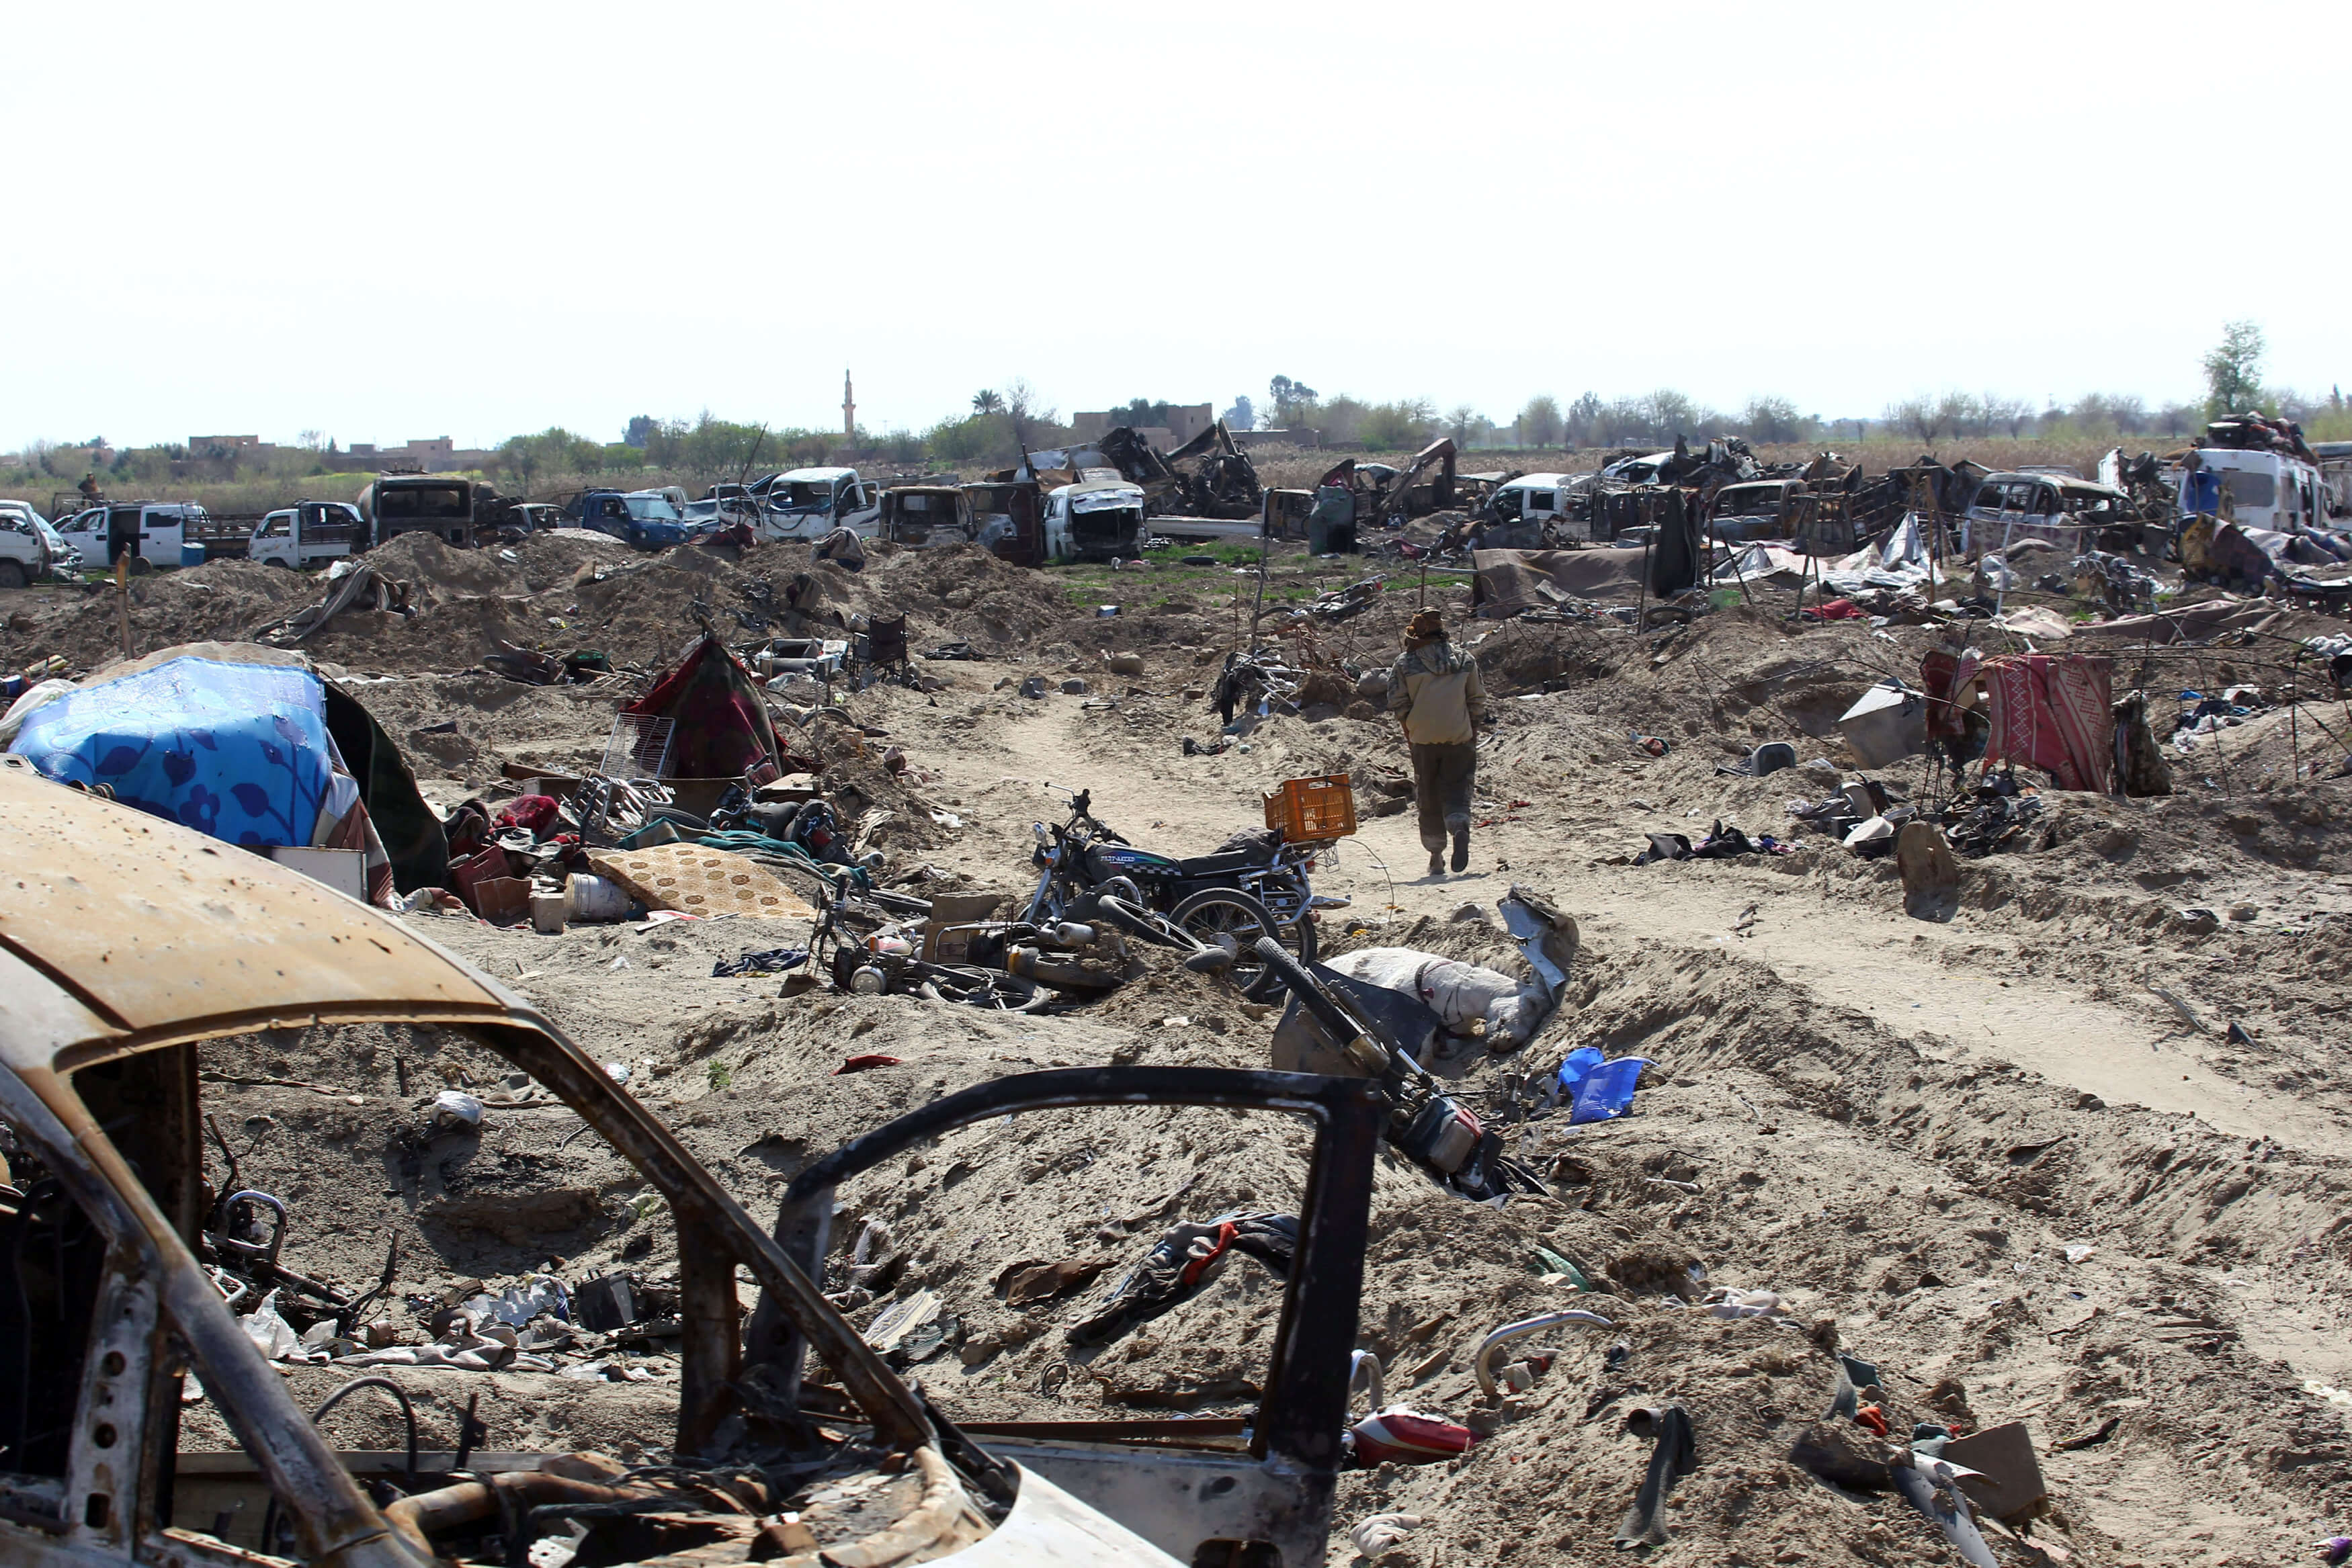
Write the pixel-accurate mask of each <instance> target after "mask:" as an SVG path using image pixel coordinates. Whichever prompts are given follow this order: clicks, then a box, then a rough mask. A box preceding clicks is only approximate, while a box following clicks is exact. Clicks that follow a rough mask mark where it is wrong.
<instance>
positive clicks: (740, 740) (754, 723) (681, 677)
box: [621, 635, 780, 779]
mask: <svg viewBox="0 0 2352 1568" xmlns="http://www.w3.org/2000/svg"><path fill="white" fill-rule="evenodd" d="M621 711H622V712H623V713H625V714H638V715H643V716H646V717H651V718H667V719H669V720H671V721H672V723H671V730H670V743H669V758H668V761H667V763H666V764H665V765H664V766H663V768H662V774H663V777H665V778H669V779H740V778H741V777H742V776H743V774H744V772H745V770H746V769H748V768H751V766H752V765H753V764H754V763H756V762H759V761H761V759H763V758H764V759H767V760H770V761H774V760H777V753H778V751H779V749H780V748H779V747H778V746H777V744H776V728H775V726H774V725H773V724H772V723H771V722H770V721H769V718H768V705H767V702H766V700H765V699H764V698H762V696H761V694H760V687H759V685H758V684H757V683H756V682H754V681H753V680H752V679H751V671H750V670H748V669H746V668H744V666H743V662H742V661H741V660H740V659H738V658H737V657H735V655H734V654H732V653H729V652H728V651H727V646H726V644H725V643H721V642H719V639H718V638H716V637H712V636H709V635H705V636H702V637H699V638H698V639H696V640H695V642H694V643H693V645H692V646H691V647H689V648H688V649H687V651H686V653H685V654H684V655H683V656H682V657H681V658H679V660H678V662H677V664H673V665H671V666H670V668H669V672H668V673H667V674H665V675H663V676H662V678H661V679H660V680H658V681H656V682H655V683H654V687H653V690H651V691H649V692H647V693H646V695H644V696H641V697H639V698H638V699H637V700H636V701H635V702H633V703H631V704H630V705H629V706H626V707H625V708H623V709H622V710H621Z"/></svg>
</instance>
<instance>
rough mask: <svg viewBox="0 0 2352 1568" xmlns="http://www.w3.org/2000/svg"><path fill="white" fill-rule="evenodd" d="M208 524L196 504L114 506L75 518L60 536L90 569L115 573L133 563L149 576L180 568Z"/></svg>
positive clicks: (93, 509) (63, 526) (60, 528)
mask: <svg viewBox="0 0 2352 1568" xmlns="http://www.w3.org/2000/svg"><path fill="white" fill-rule="evenodd" d="M205 521H206V517H205V509H204V508H203V507H199V506H197V505H196V504H195V503H194V502H193V501H110V502H108V503H107V504H106V505H104V506H101V507H89V508H87V509H85V510H83V511H80V512H77V513H75V514H74V515H73V516H72V517H68V518H67V519H66V520H65V521H64V522H62V523H59V524H58V533H59V534H61V535H62V536H64V538H65V541H66V543H68V544H69V545H71V546H72V547H73V548H74V549H76V550H78V551H79V552H80V554H81V558H82V559H83V560H84V561H85V562H87V563H89V565H92V566H102V567H104V568H106V569H107V570H112V569H113V566H114V563H115V562H116V561H118V560H125V559H127V560H128V561H129V562H130V563H131V570H132V571H135V572H144V571H152V570H155V569H156V568H158V567H175V566H178V565H179V564H180V560H181V553H180V549H181V546H182V545H183V544H184V543H186V542H187V540H188V538H189V536H190V535H191V534H192V533H199V532H201V531H202V529H203V527H204V524H205Z"/></svg>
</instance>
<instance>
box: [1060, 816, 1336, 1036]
mask: <svg viewBox="0 0 2352 1568" xmlns="http://www.w3.org/2000/svg"><path fill="white" fill-rule="evenodd" d="M1046 788H1047V789H1057V790H1058V792H1059V793H1061V794H1063V795H1066V796H1068V798H1069V800H1070V816H1069V820H1068V821H1066V822H1061V823H1056V824H1052V825H1048V824H1047V823H1045V822H1037V823H1034V824H1033V827H1034V831H1035V833H1036V836H1037V845H1036V848H1035V849H1034V851H1032V852H1031V853H1030V857H1029V861H1030V863H1031V864H1032V865H1034V866H1036V867H1037V868H1038V877H1037V887H1036V891H1035V892H1034V893H1033V894H1031V895H1030V899H1029V904H1028V907H1027V909H1026V910H1024V912H1023V914H1022V915H1021V916H1020V918H1021V919H1022V920H1024V921H1026V922H1028V923H1030V924H1033V925H1045V924H1048V923H1051V922H1054V921H1059V920H1066V919H1076V920H1087V919H1092V918H1095V917H1097V915H1100V916H1101V917H1104V918H1108V919H1109V920H1111V921H1112V922H1113V923H1114V924H1118V925H1122V926H1123V927H1125V928H1126V929H1128V930H1129V932H1130V934H1132V935H1134V936H1140V937H1142V938H1143V939H1144V940H1146V941H1160V940H1161V937H1160V934H1158V933H1157V932H1155V931H1152V930H1148V929H1146V930H1139V929H1136V928H1135V927H1134V925H1132V924H1130V923H1129V921H1127V920H1124V919H1122V918H1121V915H1122V913H1123V911H1124V910H1125V909H1126V908H1129V907H1139V908H1140V909H1142V910H1145V911H1149V912H1151V913H1153V914H1156V915H1162V916H1165V917H1166V919H1167V920H1168V921H1170V922H1172V923H1173V924H1174V925H1176V926H1178V927H1180V928H1181V930H1182V931H1184V932H1185V933H1187V934H1188V935H1189V936H1192V937H1194V938H1197V939H1199V940H1201V941H1203V942H1209V943H1214V941H1215V939H1216V937H1217V936H1219V935H1223V936H1230V937H1232V938H1233V939H1234V943H1235V944H1236V945H1237V946H1238V949H1239V953H1240V956H1239V958H1238V959H1237V961H1236V967H1235V970H1234V976H1233V980H1234V985H1235V986H1236V987H1237V988H1239V989H1240V990H1241V991H1242V993H1243V995H1244V996H1246V997H1248V998H1250V999H1251V1000H1253V1001H1264V1000H1265V999H1266V998H1270V997H1272V996H1275V995H1276V994H1277V993H1278V992H1279V991H1280V990H1281V989H1282V977H1281V976H1280V975H1279V974H1277V973H1276V971H1274V970H1273V969H1271V968H1269V967H1267V966H1266V965H1265V963H1263V962H1262V961H1260V960H1259V959H1258V958H1257V957H1256V956H1255V947H1256V944H1257V942H1258V940H1259V938H1261V937H1272V938H1274V939H1275V940H1276V942H1277V943H1278V944H1279V945H1280V946H1282V947H1284V948H1285V949H1286V950H1288V951H1289V952H1291V953H1293V954H1295V955H1296V956H1297V958H1298V960H1299V961H1300V962H1301V963H1312V962H1313V961H1314V958H1315V923H1314V918H1313V916H1314V912H1315V910H1317V909H1318V908H1333V907H1339V906H1340V905H1341V904H1343V903H1344V901H1343V900H1339V899H1324V898H1318V897H1317V896H1316V894H1315V890H1314V888H1313V887H1312V886H1311V885H1310V884H1309V883H1308V881H1307V873H1308V872H1309V871H1311V870H1312V869H1313V867H1314V864H1315V852H1316V849H1317V848H1318V846H1316V845H1305V844H1292V843H1286V842H1283V841H1281V840H1280V839H1278V838H1270V839H1269V840H1268V841H1265V843H1263V844H1262V845H1261V846H1260V847H1256V848H1250V849H1244V850H1238V851H1233V852H1223V853H1218V854H1213V855H1193V856H1190V857H1179V856H1175V855H1164V854H1160V853H1159V852H1155V851H1151V850H1146V849H1139V848H1137V847H1136V846H1135V845H1133V844H1131V843H1129V841H1127V840H1126V839H1125V838H1123V837H1121V836H1120V835H1119V834H1118V833H1117V832H1116V831H1112V830H1111V829H1110V828H1108V827H1107V826H1105V825H1104V824H1103V823H1102V822H1101V821H1098V820H1097V818H1096V817H1095V816H1094V814H1093V811H1092V810H1091V808H1092V806H1093V803H1094V801H1093V792H1092V791H1091V790H1085V789H1081V790H1078V791H1076V792H1075V793H1073V792H1072V791H1070V790H1067V789H1058V787H1057V786H1055V785H1050V784H1049V785H1047V786H1046ZM1097 894H1110V895H1112V898H1113V901H1114V902H1113V904H1112V905H1111V906H1109V907H1108V908H1106V907H1103V906H1101V905H1100V904H1099V903H1098V901H1097V897H1096V895H1097Z"/></svg>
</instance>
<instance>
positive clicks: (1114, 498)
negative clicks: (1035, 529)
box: [1045, 479, 1144, 565]
mask: <svg viewBox="0 0 2352 1568" xmlns="http://www.w3.org/2000/svg"><path fill="white" fill-rule="evenodd" d="M1143 538H1144V533H1143V486H1140V485H1132V484H1129V482H1128V481H1126V480H1124V479H1081V480H1080V481H1078V483H1076V484H1075V485H1061V486H1055V488H1054V489H1052V490H1049V491H1047V492H1046V494H1045V559H1047V560H1048V561H1051V562H1054V563H1055V564H1057V565H1058V564H1064V563H1066V562H1070V561H1078V560H1114V559H1127V560H1133V559H1136V558H1138V557H1139V556H1140V555H1142V553H1143Z"/></svg>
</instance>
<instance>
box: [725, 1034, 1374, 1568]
mask: <svg viewBox="0 0 2352 1568" xmlns="http://www.w3.org/2000/svg"><path fill="white" fill-rule="evenodd" d="M1138 1104H1143V1105H1199V1106H1210V1107H1220V1108H1224V1109H1231V1110H1247V1111H1280V1112H1288V1113H1293V1114H1297V1115H1301V1116H1305V1117H1307V1119H1308V1120H1309V1121H1310V1122H1311V1123H1312V1124H1313V1125H1314V1129H1315V1145H1314V1151H1313V1155H1312V1156H1311V1160H1310V1164H1309V1167H1308V1173H1307V1191H1306V1195H1305V1197H1304V1200H1303V1202H1302V1204H1301V1207H1300V1213H1299V1236H1298V1247H1297V1252H1296V1254H1295V1255H1294V1257H1293V1260H1292V1263H1291V1269H1290V1274H1289V1279H1288V1281H1287V1282H1286V1286H1285V1288H1284V1291H1283V1302H1282V1318H1281V1322H1280V1323H1279V1325H1278V1326H1277V1328H1276V1333H1275V1339H1274V1354H1273V1359H1272V1363H1271V1364H1270V1365H1269V1366H1268V1368H1267V1372H1266V1377H1265V1385H1264V1388H1265V1392H1264V1394H1263V1395H1262V1396H1260V1399H1259V1403H1258V1409H1257V1415H1256V1417H1255V1420H1253V1421H1252V1422H1251V1424H1250V1434H1251V1435H1250V1442H1249V1447H1248V1450H1247V1452H1246V1453H1237V1452H1235V1451H1234V1448H1231V1447H1230V1446H1228V1447H1223V1448H1217V1447H1211V1446H1207V1445H1202V1446H1201V1447H1198V1448H1192V1447H1188V1446H1184V1445H1182V1444H1181V1442H1171V1440H1170V1437H1169V1434H1168V1431H1167V1428H1168V1425H1169V1424H1168V1423H1166V1422H1164V1421H1143V1422H1137V1423H1132V1424H1131V1425H1132V1426H1133V1427H1134V1428H1135V1432H1134V1437H1133V1440H1132V1444H1130V1443H1129V1441H1128V1440H1126V1439H1125V1438H1124V1437H1122V1436H1121V1435H1120V1434H1119V1432H1118V1428H1119V1427H1123V1426H1127V1425H1129V1424H1128V1423H1118V1422H1096V1421H1089V1422H1085V1423H1075V1424H1071V1423H1038V1424H1034V1426H1032V1425H1029V1424H1022V1423H992V1425H991V1427H990V1437H989V1442H990V1444H991V1446H992V1447H1000V1448H1005V1449H1006V1450H1008V1451H1009V1452H1011V1453H1013V1454H1016V1455H1017V1456H1018V1458H1020V1460H1021V1463H1022V1464H1023V1465H1024V1467H1025V1468H1027V1469H1034V1470H1036V1471H1037V1472H1039V1473H1040V1474H1043V1475H1045V1476H1046V1477H1048V1478H1049V1479H1052V1480H1053V1481H1054V1482H1055V1484H1056V1485H1059V1486H1062V1487H1064V1488H1066V1489H1067V1490H1070V1491H1071V1492H1072V1493H1074V1494H1076V1496H1077V1497H1079V1498H1080V1499H1082V1500H1085V1501H1087V1502H1088V1503H1091V1504H1093V1505H1094V1506H1095V1507H1097V1508H1098V1509H1101V1510H1103V1511H1105V1512H1107V1513H1109V1514H1110V1515H1111V1516H1112V1517H1113V1518H1115V1519H1118V1521H1120V1522H1121V1523H1123V1524H1125V1525H1127V1526H1128V1528H1129V1529H1131V1530H1133V1531H1136V1532H1137V1533H1138V1534H1139V1535H1141V1536H1143V1537H1144V1538H1145V1539H1147V1540H1149V1541H1150V1542H1152V1543H1153V1544H1154V1545H1157V1546H1159V1547H1160V1549H1161V1550H1163V1551H1165V1552H1170V1553H1171V1554H1172V1555H1174V1556H1176V1557H1178V1558H1179V1559H1181V1560H1183V1561H1186V1562H1191V1561H1192V1560H1193V1557H1194V1553H1195V1551H1196V1549H1197V1548H1198V1547H1199V1546H1200V1545H1201V1544H1202V1543H1203V1542H1213V1541H1226V1542H1253V1541H1262V1542H1270V1543H1271V1544H1273V1545H1274V1546H1275V1547H1276V1549H1277V1550H1279V1551H1280V1552H1281V1553H1282V1561H1283V1562H1284V1563H1291V1564H1307V1563H1319V1562H1321V1561H1322V1558H1323V1553H1324V1550H1325V1542H1326V1540H1327V1537H1328V1530H1329V1524H1330V1513H1331V1497H1332V1486H1333V1479H1334V1477H1335V1476H1336V1475H1337V1473H1338V1471H1339V1460H1340V1458H1341V1444H1340V1437H1341V1434H1342V1432H1343V1431H1344V1429H1345V1427H1346V1426H1347V1412H1348V1370H1349V1356H1350V1354H1351V1353H1352V1352H1353V1350H1354V1348H1355V1339H1356V1324H1357V1316H1358V1312H1359V1308H1360V1304H1361V1301H1362V1293H1363V1266H1364V1249H1365V1244H1366V1240H1367V1234H1368V1227H1369V1221H1370V1207H1371V1185H1372V1157H1373V1155H1374V1154H1375V1153H1376V1152H1377V1151H1378V1149H1379V1147H1380V1143H1381V1123H1382V1120H1383V1118H1384V1117H1385V1115H1386V1114H1387V1106H1386V1103H1385V1101H1384V1100H1383V1099H1382V1098H1381V1095H1380V1092H1379V1089H1378V1086H1377V1085H1376V1084H1374V1083H1373V1082H1370V1081H1369V1080H1366V1079H1355V1078H1326V1077H1320V1076H1318V1075H1315V1074H1311V1073H1301V1072H1262V1071H1243V1070H1239V1069H1231V1068H1208V1067H1075V1068H1062V1069H1055V1070H1052V1071H1044V1072H1026V1073H1022V1074H1019V1075H1017V1076H1014V1077H1011V1078H1002V1079H998V1080H995V1081H994V1082H988V1083H982V1084H978V1085H975V1086H974V1087H972V1088H970V1089H966V1090H962V1091H961V1092H957V1093H954V1094H950V1095H947V1096H945V1097H944V1098H942V1099H940V1100H935V1101H933V1102H932V1103H930V1104H929V1105H926V1106H924V1107H922V1108H921V1109H919V1110H918V1111H914V1112H911V1113H908V1114H907V1115H904V1116H901V1117H899V1118H898V1120H897V1121H895V1122H892V1123H890V1124H887V1125H886V1126H883V1127H880V1128H877V1130H875V1131H874V1132H871V1133H868V1134H866V1135H865V1136H863V1137H860V1138H857V1139H855V1140H853V1141H852V1142H850V1143H848V1144H845V1145H843V1146H842V1147H840V1148H838V1149H836V1150H835V1151H834V1152H833V1153H832V1154H829V1155H824V1157H822V1158H820V1159H819V1160H817V1161H816V1162H815V1163H814V1164H813V1165H811V1166H809V1167H808V1168H807V1169H805V1170H803V1172H801V1174H800V1175H799V1176H797V1177H795V1178H794V1180H793V1184H792V1185H791V1186H789V1187H787V1188H786V1189H785V1192H784V1197H783V1199H782V1203H781V1205H780V1206H779V1208H778V1212H777V1216H776V1228H775V1242H776V1245H777V1246H778V1247H779V1248H780V1249H782V1252H783V1254H784V1256H785V1257H787V1258H788V1259H789V1260H791V1261H792V1263H793V1265H794V1272H795V1274H796V1275H797V1276H798V1277H800V1278H803V1279H814V1278H817V1277H820V1275H821V1273H822V1270H823V1268H824V1257H825V1253H826V1251H827V1250H828V1249H829V1246H830V1243H831V1233H832V1223H833V1210H834V1192H835V1188H836V1187H837V1186H839V1185H840V1184H841V1183H842V1182H844V1181H846V1180H848V1179H849V1178H850V1177H852V1176H857V1175H860V1174H862V1173H864V1172H866V1171H869V1170H871V1169H873V1168H874V1167H875V1166H877V1165H879V1164H881V1163H882V1162H883V1161H885V1160H887V1159H890V1158H892V1157H893V1156H895V1155H900V1154H903V1153H905V1152H906V1151H908V1149H910V1148H913V1147H915V1146H916V1145H920V1144H924V1143H927V1142H929V1140H931V1139H934V1138H936V1137H938V1136H940V1134H943V1133H948V1132H951V1131H953V1130H954V1129H956V1128H958V1127H963V1126H969V1125H971V1124H973V1123H975V1122H981V1121H985V1120H987V1119H989V1118H991V1117H993V1116H1001V1115H1004V1114H1006V1113H1013V1112H1021V1111H1035V1110H1045V1109H1051V1108H1057V1107H1076V1106H1082V1105H1138ZM746 1339H747V1349H746V1362H747V1364H746V1367H745V1371H746V1373H747V1374H753V1373H757V1374H759V1375H760V1376H761V1380H763V1381H764V1382H765V1383H766V1384H767V1385H768V1386H770V1387H771V1388H772V1389H774V1390H776V1391H777V1392H778V1393H779V1394H780V1395H782V1396H783V1397H784V1398H785V1399H786V1400H787V1401H789V1402H792V1403H793V1404H797V1400H798V1396H799V1390H800V1379H801V1371H802V1364H803V1361H804V1360H805V1356H804V1354H803V1352H804V1351H805V1349H806V1348H807V1347H806V1344H805V1343H804V1341H803V1339H802V1337H801V1335H800V1334H799V1333H798V1332H797V1331H796V1330H795V1329H793V1327H792V1326H791V1324H790V1322H788V1321H787V1319H786V1316H785V1314H784V1312H782V1310H781V1307H780V1305H779V1304H778V1303H776V1302H773V1301H770V1300H769V1298H768V1297H767V1296H766V1295H765V1294H763V1295H762V1296H761V1301H760V1305H759V1308H758V1310H757V1311H756V1312H754V1313H753V1314H752V1318H751V1326H750V1330H749V1332H748V1333H747V1335H746ZM826 1359H827V1361H828V1363H829V1364H830V1363H831V1356H830V1354H828V1355H827V1357H826ZM762 1369H764V1370H762Z"/></svg>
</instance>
